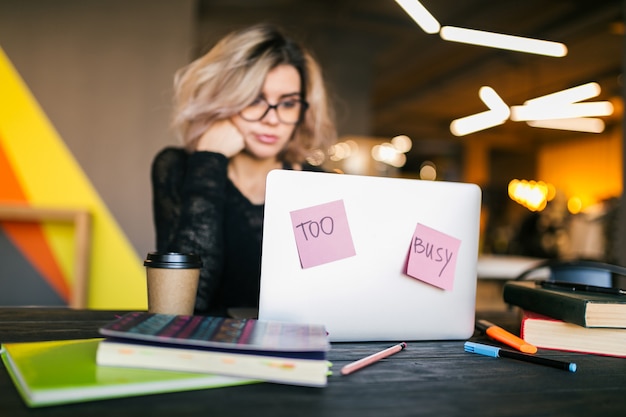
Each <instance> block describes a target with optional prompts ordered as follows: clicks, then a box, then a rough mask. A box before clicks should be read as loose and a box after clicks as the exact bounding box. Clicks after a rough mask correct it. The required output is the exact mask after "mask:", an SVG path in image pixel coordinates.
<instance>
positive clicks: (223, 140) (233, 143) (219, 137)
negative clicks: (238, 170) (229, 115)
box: [196, 119, 245, 158]
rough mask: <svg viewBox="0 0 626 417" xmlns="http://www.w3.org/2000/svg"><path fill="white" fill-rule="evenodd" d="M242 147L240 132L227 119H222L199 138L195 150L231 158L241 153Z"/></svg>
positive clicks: (243, 143) (243, 144)
mask: <svg viewBox="0 0 626 417" xmlns="http://www.w3.org/2000/svg"><path fill="white" fill-rule="evenodd" d="M244 146H245V142H244V140H243V136H242V134H241V132H239V130H238V129H237V128H236V127H235V125H234V124H233V123H232V122H231V121H230V120H229V119H224V120H218V121H217V122H215V123H213V124H212V125H211V126H210V127H209V128H208V129H207V130H206V132H204V134H203V135H202V136H200V139H199V140H198V144H197V145H196V150H197V151H207V152H216V153H221V154H223V155H224V156H226V157H227V158H231V157H233V156H235V155H237V154H238V153H239V152H241V151H242V150H243V148H244Z"/></svg>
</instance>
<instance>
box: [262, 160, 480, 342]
mask: <svg viewBox="0 0 626 417" xmlns="http://www.w3.org/2000/svg"><path fill="white" fill-rule="evenodd" d="M480 206H481V190H480V188H479V187H478V186H477V185H474V184H467V183H455V182H445V181H423V180H415V179H402V178H388V177H373V176H362V175H348V174H335V173H319V172H308V171H306V172H305V171H289V170H276V171H272V172H270V174H269V175H268V177H267V189H266V200H265V216H264V224H263V246H262V258H261V259H262V260H261V290H260V298H259V319H260V320H276V321H286V322H302V323H317V324H322V325H324V326H325V327H326V330H327V331H328V333H329V339H330V341H332V342H349V341H392V340H393V341H409V340H457V339H466V338H468V337H470V336H471V335H472V333H473V331H474V313H475V302H476V278H477V277H476V275H477V274H476V268H477V266H476V264H477V258H478V239H479V222H480V220H479V217H480Z"/></svg>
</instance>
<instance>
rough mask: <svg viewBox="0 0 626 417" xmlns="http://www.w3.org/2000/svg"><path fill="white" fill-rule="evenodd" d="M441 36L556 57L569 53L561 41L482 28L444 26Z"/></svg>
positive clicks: (472, 43) (462, 41)
mask: <svg viewBox="0 0 626 417" xmlns="http://www.w3.org/2000/svg"><path fill="white" fill-rule="evenodd" d="M439 36H441V38H442V39H444V40H446V41H452V42H460V43H467V44H471V45H480V46H488V47H491V48H499V49H507V50H511V51H518V52H526V53H529V54H538V55H547V56H554V57H563V56H565V55H567V47H566V46H565V45H564V44H562V43H559V42H552V41H544V40H539V39H531V38H523V37H520V36H513V35H505V34H501V33H494V32H485V31H482V30H474V29H465V28H459V27H454V26H444V27H442V28H441V29H440V31H439Z"/></svg>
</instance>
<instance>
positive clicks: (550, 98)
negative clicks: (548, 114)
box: [524, 82, 601, 104]
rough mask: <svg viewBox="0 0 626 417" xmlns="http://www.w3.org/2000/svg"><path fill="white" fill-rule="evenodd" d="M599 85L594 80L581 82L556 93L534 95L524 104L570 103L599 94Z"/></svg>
mask: <svg viewBox="0 0 626 417" xmlns="http://www.w3.org/2000/svg"><path fill="white" fill-rule="evenodd" d="M600 91H601V89H600V85H599V84H598V83H595V82H591V83H587V84H582V85H579V86H576V87H572V88H567V89H565V90H561V91H557V92H556V93H551V94H546V95H545V96H540V97H536V98H533V99H530V100H526V101H525V102H524V104H539V103H542V104H548V103H555V104H571V103H577V102H579V101H583V100H588V99H590V98H593V97H597V96H598V95H600Z"/></svg>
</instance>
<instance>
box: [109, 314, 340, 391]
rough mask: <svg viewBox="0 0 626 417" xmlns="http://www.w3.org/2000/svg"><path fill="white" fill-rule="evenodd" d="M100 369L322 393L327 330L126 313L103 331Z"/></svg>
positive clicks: (228, 320)
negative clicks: (202, 375)
mask: <svg viewBox="0 0 626 417" xmlns="http://www.w3.org/2000/svg"><path fill="white" fill-rule="evenodd" d="M100 333H101V334H102V335H104V336H106V337H107V339H106V340H104V341H103V342H102V343H100V346H99V348H98V354H97V362H98V364H100V365H113V366H134V367H142V368H153V369H170V370H179V371H196V372H212V373H220V374H225V375H231V376H238V377H244V378H255V379H259V380H263V381H268V382H276V383H284V384H293V385H307V386H317V387H322V386H325V385H326V383H327V376H328V374H329V363H328V361H327V360H326V356H327V352H328V351H329V350H330V342H329V340H328V334H327V332H326V329H325V328H324V326H322V325H315V324H301V323H282V322H274V321H260V320H256V319H234V318H225V317H211V316H182V315H166V314H154V313H145V312H134V313H127V314H125V315H124V316H122V317H121V318H119V319H117V320H115V321H114V322H111V323H109V324H107V325H105V326H103V327H102V328H101V329H100Z"/></svg>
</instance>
